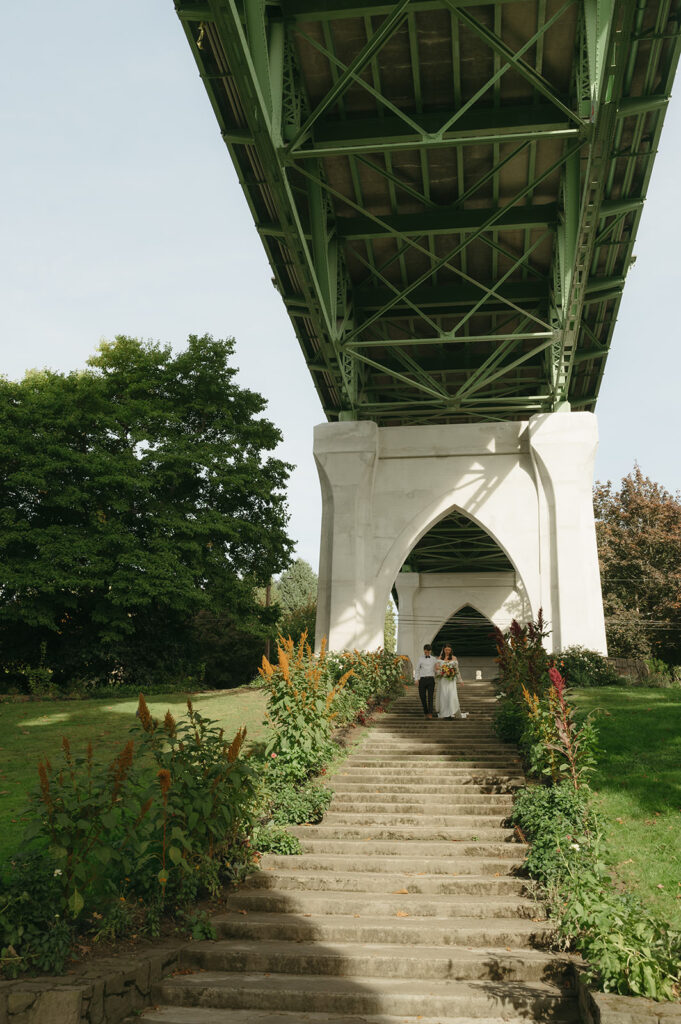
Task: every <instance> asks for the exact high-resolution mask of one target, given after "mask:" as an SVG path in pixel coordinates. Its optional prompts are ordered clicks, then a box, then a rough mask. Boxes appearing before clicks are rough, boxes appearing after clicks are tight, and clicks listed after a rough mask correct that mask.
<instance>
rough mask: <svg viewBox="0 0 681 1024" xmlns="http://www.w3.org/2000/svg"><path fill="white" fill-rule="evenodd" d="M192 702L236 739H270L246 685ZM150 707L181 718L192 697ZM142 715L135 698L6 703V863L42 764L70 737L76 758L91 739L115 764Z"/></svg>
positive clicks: (2, 853)
mask: <svg viewBox="0 0 681 1024" xmlns="http://www.w3.org/2000/svg"><path fill="white" fill-rule="evenodd" d="M192 702H193V704H194V707H195V708H196V710H197V711H200V712H201V714H202V715H205V716H206V717H207V718H212V719H215V720H216V721H217V722H219V724H220V725H221V726H222V727H223V728H224V730H225V735H226V736H227V737H228V738H230V739H231V737H232V736H233V735H234V733H235V732H236V731H237V729H238V728H239V727H240V726H241V725H243V724H245V725H246V727H247V729H248V740H249V741H250V743H254V742H256V743H257V742H258V741H259V740H262V739H264V737H265V732H266V726H265V725H263V717H264V711H265V703H266V694H265V692H264V691H263V690H251V689H249V688H248V687H245V686H242V687H238V688H236V689H234V690H223V691H214V692H210V693H202V694H194V695H192ZM148 704H149V709H150V711H151V713H152V715H154V717H156V718H163V716H164V715H165V713H166V711H167V710H168V709H170V710H171V712H172V713H173V715H174V716H175V717H176V718H180V717H181V716H182V714H183V713H184V712H185V711H186V710H187V706H186V695H184V694H181V693H177V692H175V693H170V694H167V695H163V694H161V695H155V696H154V697H151V698H149V700H148ZM136 710H137V701H136V700H135V699H133V698H130V697H121V698H119V699H117V700H116V699H112V700H110V701H108V700H82V701H73V700H69V701H65V700H54V701H53V700H51V701H31V702H30V703H21V704H9V703H7V704H0V860H4V859H6V858H7V856H8V855H10V854H11V853H13V852H14V851H16V850H17V848H18V846H19V844H20V842H21V833H22V822H21V814H22V811H23V810H24V809H25V807H26V803H27V801H26V794H27V793H28V791H29V790H31V789H33V788H34V787H35V786H36V785H37V782H38V773H37V770H36V769H37V764H38V761H39V759H40V758H41V757H49V758H50V759H52V760H53V761H54V760H55V759H56V756H57V754H58V752H59V750H60V748H61V741H62V737H63V736H68V738H69V741H70V742H71V748H72V750H73V752H74V753H75V754H80V753H84V752H85V750H86V748H87V744H88V742H89V741H90V740H91V741H92V746H93V750H94V754H95V759H96V760H99V761H102V762H105V763H106V762H107V761H110V760H111V759H112V758H113V756H114V754H116V753H118V751H120V749H121V748H122V747H123V745H124V744H125V743H126V742H127V741H128V739H129V738H130V729H131V728H133V727H134V726H135V724H136V719H135V712H136Z"/></svg>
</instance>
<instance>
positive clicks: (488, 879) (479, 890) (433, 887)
mask: <svg viewBox="0 0 681 1024" xmlns="http://www.w3.org/2000/svg"><path fill="white" fill-rule="evenodd" d="M527 888H528V883H527V881H526V880H525V879H523V878H516V877H514V876H513V875H508V874H505V873H504V874H502V873H501V872H497V873H495V874H493V875H484V874H480V875H474V874H468V875H465V874H458V875H457V874H452V875H446V874H432V875H426V874H424V873H422V872H419V873H418V874H417V873H416V872H413V871H411V872H402V873H392V872H389V871H359V870H358V871H333V870H329V871H320V870H317V871H316V873H314V874H308V873H306V872H305V871H304V870H303V869H301V870H298V871H289V870H286V869H285V868H277V869H276V870H275V869H274V868H265V869H264V870H262V871H256V872H254V873H253V874H252V875H249V876H248V879H247V880H246V882H245V883H244V886H243V888H242V889H241V890H239V891H240V892H244V891H246V889H286V890H289V891H297V892H299V891H301V890H302V891H308V892H335V891H337V892H346V893H347V892H352V893H357V892H361V893H377V892H380V893H389V894H394V893H395V892H397V891H398V890H399V891H404V890H406V892H407V893H422V894H428V895H431V894H440V893H442V894H449V895H461V896H466V895H475V894H481V895H490V896H501V895H504V896H505V895H517V896H522V895H523V894H524V893H525V892H527Z"/></svg>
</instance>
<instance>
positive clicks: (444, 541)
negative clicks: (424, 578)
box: [405, 511, 513, 573]
mask: <svg viewBox="0 0 681 1024" xmlns="http://www.w3.org/2000/svg"><path fill="white" fill-rule="evenodd" d="M405 565H406V568H408V569H409V570H410V571H411V572H428V573H431V572H441V573H443V572H481V571H484V572H512V571H513V565H512V563H511V562H510V561H509V559H508V557H507V556H506V554H505V553H504V551H503V550H502V549H501V548H500V547H499V545H498V544H497V543H496V541H495V540H493V538H492V537H491V536H490V535H489V534H488V533H487V532H486V531H485V530H483V528H482V527H481V526H478V524H477V523H475V522H473V520H472V519H469V517H468V516H466V515H464V513H462V512H458V511H454V512H450V513H449V515H447V516H446V517H445V518H444V519H441V520H440V522H439V523H436V524H435V526H433V527H431V529H430V530H429V531H428V533H426V534H425V535H424V536H423V537H422V538H421V540H420V541H418V543H417V544H416V545H415V546H414V548H413V549H412V551H411V552H410V554H409V557H408V558H407V561H406V563H405Z"/></svg>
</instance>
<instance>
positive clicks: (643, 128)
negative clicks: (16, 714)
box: [176, 0, 681, 424]
mask: <svg viewBox="0 0 681 1024" xmlns="http://www.w3.org/2000/svg"><path fill="white" fill-rule="evenodd" d="M680 8H681V0H640V2H636V3H633V2H629V0H563V2H561V0H557V2H556V3H555V4H553V3H552V4H551V5H548V4H547V3H546V0H496V2H485V3H483V2H475V0H428V2H425V0H373V2H372V0H370V2H369V3H365V4H358V3H357V2H352V0H331V2H330V3H328V4H320V3H319V2H315V0H281V3H279V2H277V0H177V2H176V9H177V11H178V14H179V16H180V19H181V21H182V24H183V26H184V30H185V32H186V34H187V38H188V40H189V43H190V46H191V48H192V52H193V54H194V57H195V59H196V62H197V65H198V68H199V73H200V75H201V78H202V80H203V82H204V85H205V88H206V90H207V92H208V95H209V98H210V101H211V103H212V106H213V109H214V111H215V114H216V117H217V120H218V125H219V129H220V132H221V134H222V137H223V139H224V140H225V143H226V144H227V146H228V149H229V151H230V154H231V156H232V159H233V161H234V164H235V167H236V169H237V173H238V175H239V179H240V181H241V184H242V187H243V189H244V193H245V195H246V198H247V200H248V202H249V205H250V209H251V212H252V215H253V219H254V221H255V224H256V227H257V229H258V230H259V232H260V236H261V239H262V243H263V246H264V248H265V251H266V253H267V256H268V258H269V260H270V263H271V265H272V269H273V275H274V283H275V285H276V287H277V288H278V290H279V292H280V293H281V296H282V299H283V301H284V303H285V306H286V308H287V310H288V312H289V315H290V317H291V320H292V323H293V325H294V328H295V330H296V333H297V335H298V338H299V341H300V344H301V346H302V349H303V353H304V355H305V358H306V360H307V363H308V366H309V368H310V372H311V374H312V377H313V380H314V383H315V386H316V388H317V391H318V393H319V396H320V399H321V402H322V405H323V408H324V410H325V412H326V415H327V416H328V417H329V418H335V417H339V416H340V417H342V418H348V417H350V418H352V417H360V418H362V417H371V418H373V419H376V420H377V421H378V422H379V423H385V424H397V423H418V422H429V423H430V422H457V421H471V420H476V419H478V420H483V421H486V420H489V419H494V418H497V419H522V418H525V417H526V416H528V415H530V414H531V413H532V412H535V411H548V410H550V409H555V408H559V407H560V408H563V407H565V403H566V402H569V403H572V405H573V406H574V407H575V408H593V405H594V403H595V401H596V398H597V395H598V388H599V386H600V380H601V377H602V374H603V370H604V366H605V362H606V357H607V352H608V349H609V345H610V341H611V337H612V331H613V328H614V323H615V320H616V317H617V310H618V306H619V301H620V298H621V295H622V289H623V287H624V282H625V279H626V274H627V270H628V268H629V265H630V263H631V258H632V249H633V245H634V241H635V236H636V230H637V227H638V223H639V220H640V216H641V211H642V208H643V202H644V200H645V195H646V191H647V188H648V182H649V179H650V173H651V170H652V164H653V160H654V156H655V153H656V150H657V146H658V140H659V135H660V132H661V128H662V123H663V119H664V113H665V109H666V104H667V101H668V98H669V95H670V92H671V86H672V82H673V79H674V74H675V71H676V66H677V63H678V58H679V48H680V37H679V25H680V24H681V15H680Z"/></svg>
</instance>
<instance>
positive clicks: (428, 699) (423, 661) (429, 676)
mask: <svg viewBox="0 0 681 1024" xmlns="http://www.w3.org/2000/svg"><path fill="white" fill-rule="evenodd" d="M431 650H432V648H431V646H430V644H424V645H423V654H422V655H421V657H420V658H419V660H418V661H417V662H416V668H415V669H414V679H415V680H416V681H417V683H418V684H419V697H420V698H421V703H422V704H423V714H424V715H425V716H426V718H432V717H433V696H434V694H435V658H433V657H432V654H431Z"/></svg>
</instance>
